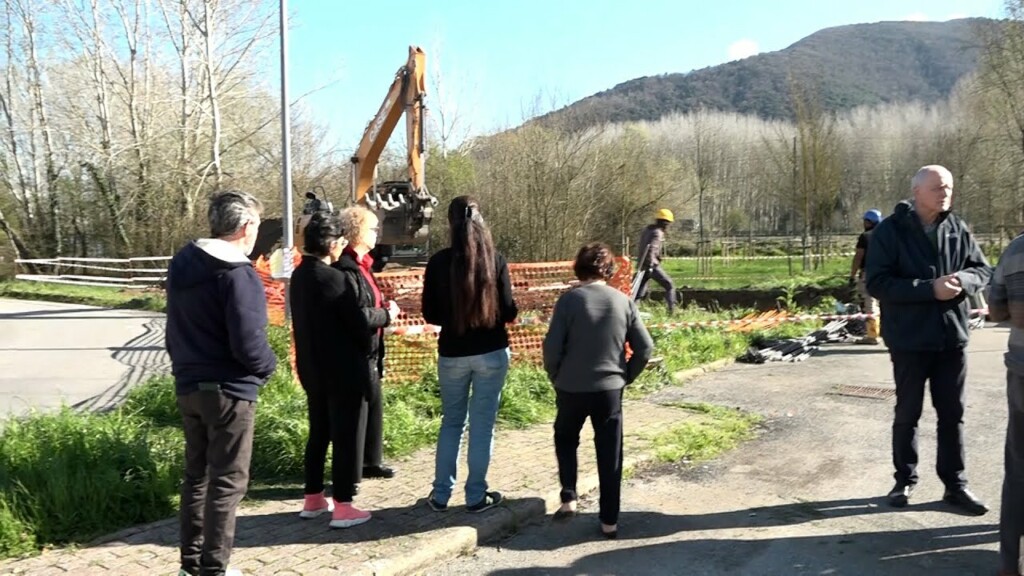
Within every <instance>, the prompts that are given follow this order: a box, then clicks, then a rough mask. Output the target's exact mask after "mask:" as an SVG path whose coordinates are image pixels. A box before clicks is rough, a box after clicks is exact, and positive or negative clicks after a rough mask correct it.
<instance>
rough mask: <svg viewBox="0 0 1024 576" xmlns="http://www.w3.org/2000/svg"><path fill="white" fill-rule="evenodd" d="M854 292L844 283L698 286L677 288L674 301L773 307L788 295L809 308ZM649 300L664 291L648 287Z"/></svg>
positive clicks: (853, 295) (662, 296) (658, 297)
mask: <svg viewBox="0 0 1024 576" xmlns="http://www.w3.org/2000/svg"><path fill="white" fill-rule="evenodd" d="M855 292H856V291H855V290H854V289H853V288H851V287H848V286H839V287H831V288H817V287H806V288H800V289H797V290H796V291H794V292H793V293H791V294H787V292H786V291H785V290H781V289H776V290H753V289H744V288H731V289H717V290H713V289H702V288H678V289H676V294H678V298H677V302H679V303H680V305H682V306H691V305H694V304H696V305H697V306H700V307H701V308H706V309H709V310H722V309H728V308H753V309H755V310H762V311H764V310H774V309H776V308H778V307H779V305H780V302H785V301H786V300H787V299H788V298H790V297H792V299H793V301H794V303H795V304H796V305H797V306H800V307H801V308H809V307H813V306H817V305H818V304H821V302H822V301H823V300H824V299H826V298H835V299H836V300H839V301H840V302H854V301H855V300H856V293H855ZM651 299H653V300H659V301H663V300H664V299H665V292H664V291H655V290H651Z"/></svg>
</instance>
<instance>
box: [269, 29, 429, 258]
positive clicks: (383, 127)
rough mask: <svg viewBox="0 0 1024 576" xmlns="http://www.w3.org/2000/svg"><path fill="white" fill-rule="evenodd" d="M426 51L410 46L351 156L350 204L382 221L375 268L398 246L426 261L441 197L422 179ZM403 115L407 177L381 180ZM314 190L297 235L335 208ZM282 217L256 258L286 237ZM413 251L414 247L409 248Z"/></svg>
mask: <svg viewBox="0 0 1024 576" xmlns="http://www.w3.org/2000/svg"><path fill="white" fill-rule="evenodd" d="M426 58H427V57H426V54H425V53H424V52H423V50H422V49H421V48H419V47H418V46H409V58H408V60H407V61H406V63H405V64H404V65H403V66H402V67H400V68H399V69H398V72H396V73H395V78H394V80H393V81H392V83H391V87H390V88H389V89H388V92H387V96H386V97H385V98H384V102H383V103H382V104H381V106H380V108H379V109H378V110H377V114H376V115H375V116H374V117H373V119H372V120H371V121H370V123H369V124H368V125H367V127H366V130H365V131H364V132H363V138H362V140H360V142H359V147H358V148H357V149H356V152H355V154H353V155H352V158H351V166H350V168H351V197H350V198H349V202H350V203H353V204H354V203H358V204H362V205H364V206H366V207H367V208H369V209H370V210H373V211H374V213H376V214H377V217H378V218H379V219H380V224H381V231H380V234H379V235H378V240H377V247H376V248H375V249H374V252H373V257H374V267H375V268H376V269H378V270H381V269H383V268H384V266H385V265H386V264H387V263H388V262H390V261H392V260H396V259H397V258H395V255H396V248H397V247H401V248H405V249H406V250H405V255H406V256H409V257H411V258H412V259H415V260H422V259H423V257H424V256H425V254H424V253H423V252H424V250H423V248H424V245H425V243H426V241H427V238H428V237H429V232H430V221H431V219H432V218H433V214H434V207H436V206H437V198H435V197H434V196H433V195H431V194H430V192H429V191H428V190H427V185H426V181H425V179H424V172H425V164H426V135H425V134H424V128H425V126H424V125H425V120H426V113H427V108H426V105H425V101H426V95H427V90H426ZM403 114H404V115H405V132H406V149H407V151H406V160H407V164H408V179H406V180H392V181H386V182H379V183H378V182H377V178H376V175H377V163H378V161H379V160H380V156H381V153H383V152H384V148H385V146H386V145H387V143H388V140H389V139H390V138H391V135H392V133H393V132H394V131H395V128H396V127H397V126H398V121H399V120H400V119H401V117H402V115H403ZM319 190H320V192H321V195H320V196H318V195H317V194H316V192H315V191H313V192H307V193H306V202H305V205H304V206H303V210H302V215H301V216H300V217H299V219H298V222H297V223H296V224H297V225H296V228H297V232H298V236H297V237H300V238H301V231H302V228H303V227H304V226H305V224H306V222H308V221H309V218H310V216H311V215H312V214H314V213H315V212H318V211H320V210H328V211H334V206H333V205H332V204H331V203H330V202H328V201H327V199H326V198H325V197H323V190H322V188H320V189H319ZM281 226H282V223H281V221H280V219H268V220H264V222H263V225H262V226H261V227H260V237H258V238H257V241H256V249H255V250H254V251H253V255H252V257H253V258H255V257H257V256H259V255H267V254H269V253H270V252H271V250H273V247H274V245H276V244H277V243H278V242H280V239H281V236H282V228H281ZM410 249H411V250H410Z"/></svg>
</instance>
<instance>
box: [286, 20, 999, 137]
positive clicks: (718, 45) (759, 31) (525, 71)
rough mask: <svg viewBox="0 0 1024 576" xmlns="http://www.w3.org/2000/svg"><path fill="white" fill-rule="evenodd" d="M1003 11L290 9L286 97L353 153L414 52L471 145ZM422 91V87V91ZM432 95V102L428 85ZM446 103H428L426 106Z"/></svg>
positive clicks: (437, 98)
mask: <svg viewBox="0 0 1024 576" xmlns="http://www.w3.org/2000/svg"><path fill="white" fill-rule="evenodd" d="M1002 5H1003V2H1002V0H859V1H857V2H842V3H840V2H831V1H827V0H774V1H769V0H764V1H762V0H757V1H754V0H746V1H737V0H719V1H717V2H706V1H697V0H619V1H611V0H543V1H542V0H519V1H504V2H501V1H491V2H487V1H486V0H484V1H477V2H470V1H466V0H419V1H404V0H371V1H361V0H289V3H288V7H289V12H290V15H291V27H290V30H291V32H290V36H289V43H290V46H289V50H290V54H289V67H290V68H289V81H290V90H291V94H292V97H293V98H295V97H298V96H299V95H301V94H304V93H306V92H309V91H311V90H316V91H315V92H314V93H312V94H310V95H308V96H306V97H305V98H304V99H303V104H304V106H306V107H307V108H308V109H309V110H310V111H311V112H312V113H313V115H314V116H315V117H316V118H317V119H318V120H320V121H322V122H324V123H326V124H327V125H328V126H329V127H330V129H331V136H332V140H333V144H334V145H335V146H337V147H339V148H341V149H344V150H348V149H352V148H354V147H355V146H356V144H357V143H358V141H359V138H360V137H361V136H362V132H363V129H364V128H365V126H366V123H367V122H369V120H370V118H371V117H372V116H373V114H374V113H375V112H376V111H377V108H378V107H379V106H380V103H381V101H382V100H383V98H384V96H385V92H386V90H387V88H388V86H389V85H390V83H391V79H392V78H393V76H394V73H395V71H396V70H397V69H398V68H399V66H401V65H402V64H403V63H404V62H405V59H406V56H407V53H408V46H409V44H417V45H419V46H421V47H423V49H424V50H426V52H427V58H428V70H429V71H430V72H435V71H439V76H440V78H441V82H442V86H443V90H444V95H443V96H444V98H443V99H444V100H447V101H448V102H450V104H448V105H447V108H448V110H450V111H457V113H458V114H459V115H460V116H461V117H462V118H463V119H464V121H465V126H464V131H465V132H469V133H472V134H482V133H488V132H493V131H494V130H497V129H501V128H505V127H509V126H514V125H517V124H519V123H520V122H521V121H522V120H523V119H524V118H525V117H529V116H530V115H532V114H531V113H536V112H546V111H548V110H550V109H552V108H555V107H560V106H563V105H566V104H569V103H571V102H574V101H576V100H579V99H580V98H583V97H586V96H589V95H590V94H593V93H595V92H599V91H601V90H605V89H607V88H611V87H612V86H614V85H615V84H618V83H620V82H624V81H626V80H630V79H632V78H636V77H640V76H649V75H656V74H663V73H672V72H688V71H690V70H694V69H699V68H703V67H706V66H713V65H716V64H721V63H723V62H728V61H729V60H732V59H734V58H735V57H741V56H745V55H750V54H751V53H756V52H771V51H775V50H780V49H783V48H785V47H786V46H789V45H790V44H793V43H794V42H796V41H798V40H800V39H801V38H803V37H805V36H807V35H809V34H812V33H813V32H815V31H817V30H820V29H822V28H827V27H830V26H839V25H843V24H853V23H860V22H877V21H882V20H936V21H942V20H948V19H950V18H959V17H965V16H988V17H999V16H1001V15H1002ZM428 81H429V79H428ZM428 89H430V90H434V86H433V85H428ZM439 100H440V98H439V97H438V95H437V94H436V93H430V94H428V106H431V107H434V108H436V107H437V106H438V105H439Z"/></svg>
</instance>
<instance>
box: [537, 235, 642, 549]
mask: <svg viewBox="0 0 1024 576" xmlns="http://www.w3.org/2000/svg"><path fill="white" fill-rule="evenodd" d="M573 271H574V272H575V273H576V278H578V279H579V281H580V284H579V285H578V286H576V287H575V288H573V289H572V290H569V291H568V292H566V293H565V294H562V296H561V297H559V299H558V301H557V302H556V303H555V310H554V312H553V313H552V314H551V324H550V326H549V328H548V333H547V335H545V336H544V369H545V371H546V372H547V374H548V378H550V379H551V382H552V384H553V385H554V387H555V395H556V396H555V404H556V406H557V408H558V413H557V415H556V416H555V455H556V456H557V458H558V478H559V480H560V482H561V484H562V491H561V499H562V506H561V508H560V509H559V510H558V512H556V513H555V519H557V520H562V519H568V518H570V517H572V516H574V515H575V514H576V474H577V470H576V467H577V460H576V449H577V448H578V447H579V444H580V430H581V429H582V428H583V423H584V422H585V421H586V420H587V418H588V417H589V418H590V424H591V426H593V428H594V447H595V449H596V450H597V476H598V480H599V482H600V490H601V500H600V503H599V505H600V514H599V515H600V518H601V533H602V534H603V535H604V536H605V537H606V538H615V537H616V535H617V534H618V522H619V495H620V491H621V486H622V390H623V388H625V387H626V386H628V385H629V384H630V383H631V382H633V380H635V379H636V378H637V376H639V375H640V373H641V372H642V371H643V369H644V367H646V366H647V361H648V360H649V359H650V358H651V353H652V351H653V348H654V342H653V340H651V335H650V334H649V333H648V332H647V328H646V327H644V324H643V322H642V321H641V320H640V314H639V313H638V312H637V309H636V304H634V303H633V301H632V300H631V299H630V298H629V297H628V296H626V295H625V294H623V293H622V292H620V291H618V290H616V289H615V288H612V287H611V286H608V284H607V282H608V280H610V279H611V277H612V275H613V273H614V259H613V256H612V251H611V248H609V247H608V246H607V245H606V244H601V243H599V242H595V243H591V244H587V245H586V246H583V247H582V248H580V251H579V252H578V253H577V254H576V261H575V263H574V264H573ZM627 344H628V345H629V347H630V349H631V350H632V351H633V355H632V356H631V357H630V358H629V360H626V345H627Z"/></svg>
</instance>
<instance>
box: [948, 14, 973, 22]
mask: <svg viewBox="0 0 1024 576" xmlns="http://www.w3.org/2000/svg"><path fill="white" fill-rule="evenodd" d="M961 18H970V16H968V15H967V14H964V13H963V12H954V13H952V14H950V15H949V16H946V20H959V19H961Z"/></svg>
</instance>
